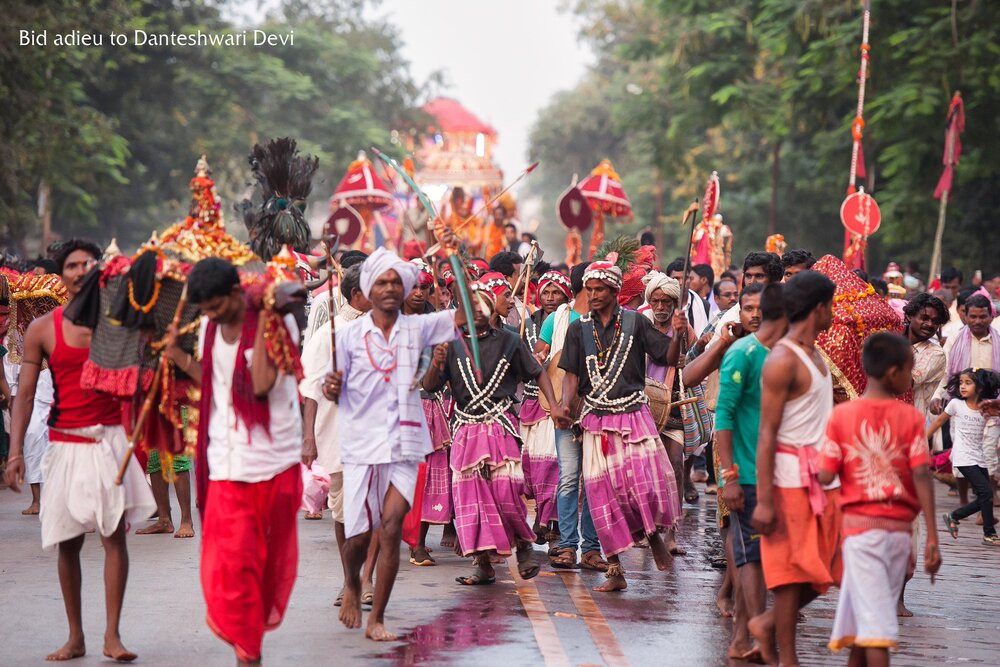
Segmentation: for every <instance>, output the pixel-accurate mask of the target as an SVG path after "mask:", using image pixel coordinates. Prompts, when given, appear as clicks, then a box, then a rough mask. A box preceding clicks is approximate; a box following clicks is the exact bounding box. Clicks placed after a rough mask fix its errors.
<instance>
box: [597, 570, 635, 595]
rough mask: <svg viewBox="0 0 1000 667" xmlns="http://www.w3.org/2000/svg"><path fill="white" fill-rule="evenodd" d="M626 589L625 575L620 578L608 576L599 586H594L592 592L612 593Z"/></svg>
mask: <svg viewBox="0 0 1000 667" xmlns="http://www.w3.org/2000/svg"><path fill="white" fill-rule="evenodd" d="M626 588H628V582H626V581H625V575H624V574H622V575H621V576H618V575H615V576H610V575H609V576H608V578H607V580H606V581H605V582H604V583H603V584H601V585H600V586H594V591H595V592H597V593H613V592H614V591H623V590H625V589H626Z"/></svg>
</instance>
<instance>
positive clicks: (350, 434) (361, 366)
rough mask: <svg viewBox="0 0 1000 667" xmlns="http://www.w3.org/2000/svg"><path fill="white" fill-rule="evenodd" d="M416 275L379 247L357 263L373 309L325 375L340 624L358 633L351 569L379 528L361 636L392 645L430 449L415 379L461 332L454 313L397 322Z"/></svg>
mask: <svg viewBox="0 0 1000 667" xmlns="http://www.w3.org/2000/svg"><path fill="white" fill-rule="evenodd" d="M417 273H418V268H417V267H416V266H415V265H413V264H410V263H409V262H404V261H403V260H401V259H400V258H399V257H397V256H396V255H395V254H394V253H391V252H389V251H387V250H385V249H384V248H379V249H378V250H376V251H375V252H374V253H373V254H372V255H371V256H370V257H369V258H368V259H366V260H365V262H364V264H362V265H361V291H362V292H363V293H364V294H365V296H366V297H367V298H368V300H369V301H370V302H371V304H372V310H370V311H369V312H367V313H365V314H364V315H363V316H361V317H359V318H358V319H356V320H354V321H353V322H351V323H350V324H349V325H348V326H346V327H344V328H343V329H338V330H337V340H336V360H337V371H336V372H334V373H330V374H328V375H327V378H326V382H325V383H324V386H323V393H324V395H325V396H326V397H327V398H328V399H330V400H336V401H337V402H338V422H337V426H338V428H339V430H340V445H341V460H342V463H343V466H344V528H345V535H346V538H347V541H346V543H345V544H344V548H343V557H344V572H345V579H346V581H345V587H344V601H343V606H342V607H341V610H340V620H341V622H342V623H343V624H344V625H345V626H346V627H348V628H360V627H361V597H360V596H361V577H360V570H361V566H362V563H363V561H364V559H365V554H366V553H367V551H368V544H369V541H370V540H371V537H372V533H373V531H374V530H375V529H376V528H379V527H381V530H380V531H379V532H378V536H379V537H378V539H379V541H380V546H381V556H382V557H380V558H379V561H378V572H377V577H376V586H375V599H374V602H373V605H372V611H371V615H370V616H369V617H368V627H367V629H366V631H365V636H366V637H368V638H369V639H372V640H375V641H392V640H394V639H395V638H396V637H395V635H393V634H392V633H390V632H389V631H388V630H386V628H385V626H384V625H383V620H384V619H383V617H384V614H385V607H386V604H387V603H388V601H389V595H390V593H391V592H392V586H393V583H394V582H395V580H396V573H397V571H398V569H399V543H400V539H401V532H402V523H403V517H404V516H405V514H406V513H407V511H409V509H410V505H411V504H412V502H413V495H414V491H415V489H416V483H417V467H418V466H419V464H420V463H421V462H422V461H423V460H424V459H425V458H426V456H427V455H428V454H430V453H431V451H432V445H431V440H430V434H429V432H428V428H427V423H426V419H425V417H424V410H423V406H422V404H421V401H420V393H419V391H417V389H416V388H415V386H414V376H415V375H416V372H417V368H418V366H419V363H420V354H421V351H422V350H423V349H424V348H426V347H427V346H428V345H437V344H440V343H447V342H450V341H452V340H454V339H455V337H456V331H457V327H458V326H460V325H463V324H465V315H464V311H463V310H462V309H457V310H455V311H441V312H437V313H430V314H426V315H403V314H402V313H401V312H400V311H401V308H402V305H403V300H404V298H405V297H406V295H408V294H409V293H410V292H411V291H412V290H413V286H414V285H415V284H416V282H417Z"/></svg>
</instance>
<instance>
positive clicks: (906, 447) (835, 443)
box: [820, 398, 930, 536]
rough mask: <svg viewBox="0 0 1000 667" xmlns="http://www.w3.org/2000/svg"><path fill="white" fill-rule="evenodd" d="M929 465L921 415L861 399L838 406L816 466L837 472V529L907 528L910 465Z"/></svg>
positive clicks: (914, 510) (915, 503) (913, 498)
mask: <svg viewBox="0 0 1000 667" xmlns="http://www.w3.org/2000/svg"><path fill="white" fill-rule="evenodd" d="M929 464H930V452H929V451H928V447H927V438H926V435H925V430H924V416H923V415H922V414H921V413H920V412H919V411H918V410H916V409H915V408H914V407H913V406H911V405H907V404H905V403H903V402H901V401H897V400H895V399H877V400H876V399H867V398H862V399H859V400H855V401H851V402H849V403H843V404H841V405H838V406H837V407H836V408H835V409H834V411H833V414H832V415H831V416H830V421H829V423H828V424H827V427H826V441H825V443H824V445H823V451H822V455H821V460H820V468H821V469H822V470H826V471H829V472H832V473H836V474H838V475H839V476H840V505H841V508H842V510H843V516H844V525H843V534H844V535H845V536H847V535H857V534H858V533H862V532H864V531H866V530H873V529H882V530H894V531H908V530H910V524H911V523H912V522H913V520H914V519H915V518H916V517H917V515H918V514H919V513H920V501H919V499H918V498H917V490H916V486H915V485H914V484H913V469H914V468H917V467H919V466H922V465H929Z"/></svg>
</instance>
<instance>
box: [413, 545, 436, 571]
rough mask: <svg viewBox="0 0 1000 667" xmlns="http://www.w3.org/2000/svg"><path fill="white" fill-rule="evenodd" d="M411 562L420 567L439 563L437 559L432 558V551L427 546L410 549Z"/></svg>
mask: <svg viewBox="0 0 1000 667" xmlns="http://www.w3.org/2000/svg"><path fill="white" fill-rule="evenodd" d="M410 563H411V564H413V565H417V566H419V567H427V566H430V565H437V561H436V560H434V559H433V558H431V555H430V553H428V550H427V548H426V547H417V548H416V549H410Z"/></svg>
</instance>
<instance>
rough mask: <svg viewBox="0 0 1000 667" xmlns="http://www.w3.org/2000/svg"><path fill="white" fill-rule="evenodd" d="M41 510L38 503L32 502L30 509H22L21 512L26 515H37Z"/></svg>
mask: <svg viewBox="0 0 1000 667" xmlns="http://www.w3.org/2000/svg"><path fill="white" fill-rule="evenodd" d="M38 512H39V507H38V503H31V504H30V505H29V506H28V509H23V510H21V514H23V515H24V516H35V515H36V514H38Z"/></svg>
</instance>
